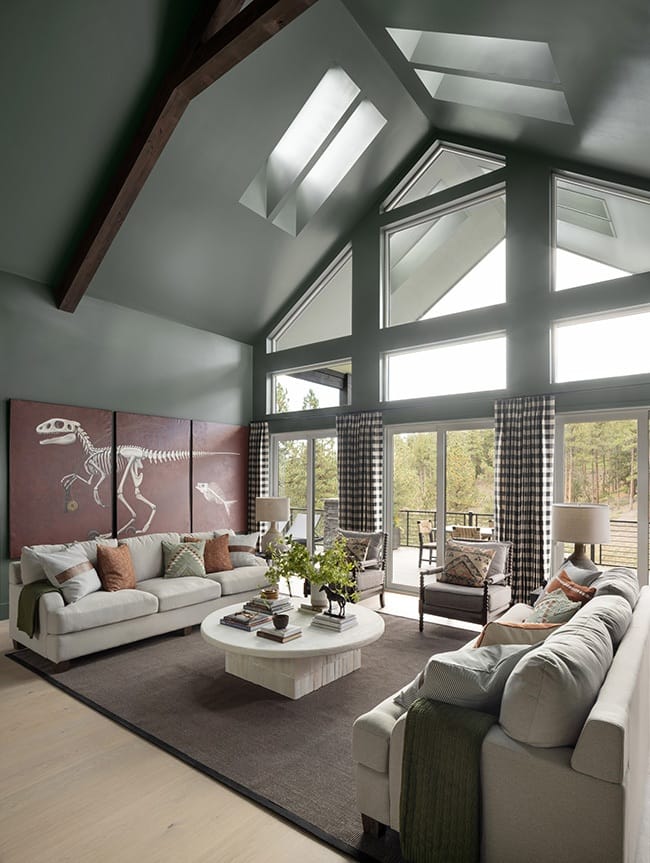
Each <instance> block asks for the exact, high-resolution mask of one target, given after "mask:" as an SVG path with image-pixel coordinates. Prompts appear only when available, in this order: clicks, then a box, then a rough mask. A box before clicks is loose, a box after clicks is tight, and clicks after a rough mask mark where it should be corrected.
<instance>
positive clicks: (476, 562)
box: [438, 546, 495, 587]
mask: <svg viewBox="0 0 650 863" xmlns="http://www.w3.org/2000/svg"><path fill="white" fill-rule="evenodd" d="M494 554H495V550H494V549H493V548H491V549H486V550H485V551H483V550H482V549H481V550H479V549H476V548H468V546H463V547H462V548H455V547H453V546H447V550H446V553H445V566H444V569H443V571H442V572H441V573H440V574H439V575H438V581H443V582H447V583H449V584H462V585H463V586H464V587H483V582H484V581H485V579H486V576H487V574H488V570H489V568H490V563H491V562H492V558H493V557H494Z"/></svg>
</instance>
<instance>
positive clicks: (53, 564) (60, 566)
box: [37, 545, 102, 604]
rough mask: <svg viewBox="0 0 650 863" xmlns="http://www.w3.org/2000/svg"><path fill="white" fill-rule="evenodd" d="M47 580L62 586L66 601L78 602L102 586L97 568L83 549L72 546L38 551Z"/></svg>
mask: <svg viewBox="0 0 650 863" xmlns="http://www.w3.org/2000/svg"><path fill="white" fill-rule="evenodd" d="M37 557H38V559H39V561H40V563H41V566H42V567H43V570H44V572H45V575H46V577H47V580H48V581H49V582H50V583H51V584H53V585H54V586H55V587H58V588H60V590H61V593H62V594H63V599H64V601H65V602H66V603H67V604H69V603H72V602H77V601H78V600H80V599H81V598H82V597H84V596H86V595H87V594H89V593H94V592H95V591H96V590H99V589H100V587H101V586H102V584H101V582H100V580H99V576H98V575H97V570H96V569H95V567H94V566H93V565H92V563H91V562H90V561H89V560H88V557H87V556H86V555H85V554H84V552H83V551H82V549H80V548H78V547H76V546H74V545H73V546H71V547H70V548H64V549H62V550H61V551H50V552H44V551H42V552H37Z"/></svg>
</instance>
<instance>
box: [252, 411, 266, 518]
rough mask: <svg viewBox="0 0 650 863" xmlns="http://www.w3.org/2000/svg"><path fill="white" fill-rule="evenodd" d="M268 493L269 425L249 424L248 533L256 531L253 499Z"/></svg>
mask: <svg viewBox="0 0 650 863" xmlns="http://www.w3.org/2000/svg"><path fill="white" fill-rule="evenodd" d="M268 493H269V424H268V423H267V422H260V423H251V424H250V426H249V431H248V531H249V532H250V533H252V532H253V531H254V530H257V522H256V521H255V498H258V497H265V496H266V495H268Z"/></svg>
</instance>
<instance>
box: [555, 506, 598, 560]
mask: <svg viewBox="0 0 650 863" xmlns="http://www.w3.org/2000/svg"><path fill="white" fill-rule="evenodd" d="M551 539H553V540H555V541H556V542H573V543H574V545H575V547H574V550H573V554H571V555H570V556H569V557H568V558H567V560H568V561H569V562H570V563H572V564H573V565H574V566H577V567H578V568H579V569H597V568H598V567H597V566H596V565H595V564H594V562H593V561H592V560H591V559H590V557H589V556H588V554H587V552H586V549H585V546H587V545H602V544H603V543H605V542H609V507H608V506H607V504H597V503H554V504H553V507H552V510H551Z"/></svg>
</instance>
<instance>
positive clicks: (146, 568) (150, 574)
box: [119, 533, 181, 581]
mask: <svg viewBox="0 0 650 863" xmlns="http://www.w3.org/2000/svg"><path fill="white" fill-rule="evenodd" d="M163 540H165V541H166V542H180V541H181V536H180V534H179V533H150V534H148V535H146V536H131V537H129V538H128V539H121V540H120V541H119V544H120V545H128V547H129V551H130V552H131V560H132V561H133V567H134V569H135V577H136V579H137V580H138V581H145V580H146V579H149V578H158V577H160V576H162V574H163V572H164V567H163V550H162V543H163Z"/></svg>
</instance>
